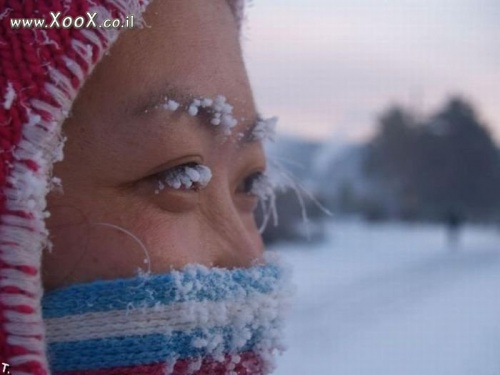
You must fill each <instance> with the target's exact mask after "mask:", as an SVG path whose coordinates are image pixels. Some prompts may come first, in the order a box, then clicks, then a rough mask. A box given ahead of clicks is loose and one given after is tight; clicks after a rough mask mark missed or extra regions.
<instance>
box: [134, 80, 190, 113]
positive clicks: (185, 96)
mask: <svg viewBox="0 0 500 375" xmlns="http://www.w3.org/2000/svg"><path fill="white" fill-rule="evenodd" d="M165 97H168V98H173V99H174V98H175V100H176V101H177V102H180V103H182V104H187V103H190V102H191V101H192V100H193V99H194V98H195V97H196V95H194V94H191V93H189V92H188V91H187V90H186V89H183V88H180V87H176V86H173V85H172V84H170V83H167V84H164V85H163V86H161V87H159V88H157V89H154V90H151V91H149V92H147V93H145V94H142V95H139V96H137V97H134V98H131V99H130V100H129V101H127V102H126V104H125V111H124V112H125V113H126V114H127V115H132V116H142V115H144V114H146V113H148V112H149V111H152V110H154V109H156V108H159V107H160V106H161V105H162V104H164V103H165Z"/></svg>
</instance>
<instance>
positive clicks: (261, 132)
mask: <svg viewBox="0 0 500 375" xmlns="http://www.w3.org/2000/svg"><path fill="white" fill-rule="evenodd" d="M277 124H278V117H276V116H274V117H270V118H259V120H257V124H256V125H255V128H254V129H253V131H252V135H251V137H252V140H255V141H265V140H269V141H274V140H275V139H276V126H277Z"/></svg>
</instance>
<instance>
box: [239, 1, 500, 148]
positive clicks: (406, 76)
mask: <svg viewBox="0 0 500 375" xmlns="http://www.w3.org/2000/svg"><path fill="white" fill-rule="evenodd" d="M253 3H254V4H253V5H252V6H251V8H250V9H249V12H248V17H249V20H248V23H247V25H246V27H245V31H244V33H245V37H244V50H245V58H246V61H247V66H248V69H249V72H250V77H251V81H252V85H253V87H254V91H255V96H256V99H257V102H258V106H259V109H260V110H261V111H262V113H263V114H264V115H278V116H279V117H280V125H279V126H280V130H281V131H282V132H285V133H292V134H300V135H304V136H306V137H308V138H315V139H325V137H326V138H332V137H333V138H334V139H336V140H344V139H347V140H361V139H363V138H366V137H368V136H369V135H370V134H371V132H373V130H374V118H375V117H376V115H377V114H378V113H380V112H381V111H382V110H383V109H384V108H386V107H387V106H388V105H389V104H391V103H393V102H399V103H403V104H411V105H413V106H415V107H417V108H419V109H420V110H421V111H422V112H429V111H432V110H433V109H435V108H437V106H439V105H441V104H442V103H443V101H444V100H445V98H446V97H447V95H449V94H450V93H460V94H463V95H466V96H468V97H469V98H470V99H472V101H473V103H474V104H476V105H477V108H478V110H479V112H480V114H481V115H482V118H483V120H484V121H485V122H486V123H487V124H488V125H490V127H491V128H492V129H493V130H494V131H495V137H496V140H497V142H499V143H500V0H429V1H422V0H413V1H412V0H377V1H375V0H338V1H336V0H265V1H262V0H255V1H253Z"/></svg>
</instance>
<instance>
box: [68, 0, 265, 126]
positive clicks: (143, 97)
mask: <svg viewBox="0 0 500 375" xmlns="http://www.w3.org/2000/svg"><path fill="white" fill-rule="evenodd" d="M145 22H146V25H147V26H146V27H144V28H142V29H137V30H127V31H125V32H123V33H122V34H121V36H120V38H119V39H118V41H117V42H116V43H115V45H114V46H113V47H112V48H111V50H110V53H109V55H108V56H106V57H105V58H104V59H103V61H102V62H101V63H100V64H99V65H98V66H97V68H96V70H95V72H94V73H93V75H92V76H91V77H90V79H89V80H88V82H87V83H86V85H85V87H84V89H83V90H82V93H81V97H82V100H81V101H82V102H85V101H86V102H87V103H90V104H92V105H93V106H94V108H93V110H94V111H102V112H108V113H110V112H113V111H114V115H115V116H118V115H122V114H124V113H130V112H131V111H132V110H133V109H132V107H134V106H135V107H138V106H139V107H140V105H141V104H142V105H148V103H151V102H154V101H155V100H158V98H161V97H162V96H163V94H164V93H167V94H168V92H169V91H171V90H172V88H175V91H176V93H177V94H179V93H180V94H181V96H182V97H184V98H186V97H189V96H204V97H215V96H216V95H219V94H222V95H224V96H226V97H227V98H228V100H229V101H230V102H232V103H233V105H235V106H237V107H238V109H239V110H240V111H242V112H246V113H245V114H246V117H251V116H252V114H253V113H254V112H255V106H254V102H253V97H252V93H251V91H250V86H249V83H248V77H247V75H246V71H245V68H244V64H243V61H242V56H241V49H240V43H239V32H238V26H237V22H236V20H235V17H234V16H233V13H232V12H231V9H230V7H229V6H228V3H227V2H226V1H225V0H210V1H184V0H171V1H168V2H167V1H155V2H153V3H152V4H151V5H150V7H148V10H147V11H146V14H145ZM110 104H112V105H110ZM75 110H76V111H78V108H76V109H75ZM242 115H243V116H244V114H243V113H242Z"/></svg>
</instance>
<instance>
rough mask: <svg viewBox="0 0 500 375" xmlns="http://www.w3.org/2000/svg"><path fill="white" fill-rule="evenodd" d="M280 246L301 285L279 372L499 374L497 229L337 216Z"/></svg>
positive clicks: (499, 239)
mask: <svg viewBox="0 0 500 375" xmlns="http://www.w3.org/2000/svg"><path fill="white" fill-rule="evenodd" d="M329 234H330V238H329V239H328V241H326V242H325V243H322V244H317V245H307V244H306V245H292V246H281V247H280V248H279V250H280V251H281V252H282V253H283V254H284V255H285V257H286V259H288V261H289V262H290V263H291V264H292V265H293V267H294V273H295V282H296V284H297V286H298V295H297V298H296V306H295V309H294V311H293V313H292V315H291V317H290V319H289V321H288V328H287V334H288V340H287V341H288V344H289V347H290V349H289V350H288V352H287V353H286V354H285V355H284V356H283V357H282V358H280V360H279V362H278V370H277V371H276V374H278V375H285V374H287V375H290V374H301V375H302V374H314V375H316V374H332V375H336V374H339V375H393V374H394V375H396V374H397V375H414V374H415V375H417V374H418V375H423V374H425V375H500V232H498V231H496V230H487V229H481V228H467V229H466V230H465V232H464V233H463V237H462V241H461V245H460V248H458V249H455V251H452V249H450V248H449V247H448V246H447V244H446V242H445V236H444V233H443V229H442V228H440V227H437V226H405V225H395V224H391V225H377V226H371V225H365V224H362V223H335V224H333V226H332V227H331V228H330V230H329Z"/></svg>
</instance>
